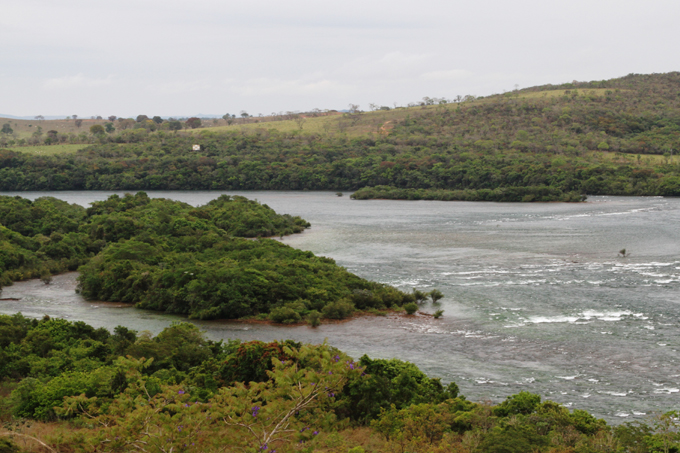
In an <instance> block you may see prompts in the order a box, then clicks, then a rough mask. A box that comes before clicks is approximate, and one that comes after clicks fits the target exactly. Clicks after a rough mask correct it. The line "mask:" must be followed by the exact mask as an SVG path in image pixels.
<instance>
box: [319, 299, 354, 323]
mask: <svg viewBox="0 0 680 453" xmlns="http://www.w3.org/2000/svg"><path fill="white" fill-rule="evenodd" d="M321 312H322V313H323V317H324V318H328V319H344V318H347V317H348V316H351V315H352V313H354V305H353V304H352V303H351V302H349V301H348V300H346V299H340V300H337V301H335V302H332V303H330V304H328V305H326V306H325V307H323V309H322V310H321Z"/></svg>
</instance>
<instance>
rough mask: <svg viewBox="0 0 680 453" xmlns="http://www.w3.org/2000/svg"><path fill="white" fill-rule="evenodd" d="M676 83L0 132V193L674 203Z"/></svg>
mask: <svg viewBox="0 0 680 453" xmlns="http://www.w3.org/2000/svg"><path fill="white" fill-rule="evenodd" d="M679 83H680V73H678V72H671V73H666V74H651V75H640V74H631V75H628V76H625V77H621V78H618V79H611V80H604V81H594V82H577V83H567V84H563V85H545V86H538V87H533V88H527V89H523V90H515V91H512V92H509V93H505V94H502V95H493V96H487V97H483V98H476V97H474V96H468V97H466V98H464V99H457V100H455V101H447V100H439V101H438V102H435V100H434V99H431V98H425V99H424V100H423V101H422V102H420V103H418V104H414V105H413V106H411V107H404V108H394V109H393V108H389V107H380V108H376V109H375V110H373V111H370V112H362V111H360V110H358V109H356V108H354V109H352V110H350V111H348V112H346V113H341V112H336V111H330V112H325V113H316V112H312V113H309V114H300V115H293V116H294V118H284V117H273V116H272V117H263V118H255V117H244V118H243V119H234V118H233V116H229V118H228V119H226V118H227V116H228V115H225V119H224V120H217V119H215V120H213V121H212V122H209V121H207V120H206V121H204V122H202V121H201V120H200V119H199V118H190V119H189V120H187V121H186V122H184V123H181V122H179V121H177V120H165V119H162V118H160V117H154V118H153V119H150V118H149V117H147V116H146V115H139V116H138V117H137V119H136V120H133V119H130V118H123V119H115V117H112V119H114V121H109V122H106V120H102V121H99V123H101V124H94V123H97V120H92V122H93V124H92V126H90V129H89V131H90V132H89V133H87V132H86V131H80V132H78V133H76V132H77V131H79V130H80V129H77V130H75V131H74V132H67V129H62V130H63V132H60V130H58V129H59V128H62V127H63V128H67V127H71V128H72V127H73V126H72V125H71V123H72V122H66V121H65V120H63V121H62V120H59V121H56V122H54V124H52V123H49V121H45V122H44V124H43V126H44V128H45V129H48V128H51V127H54V128H55V129H52V130H50V131H47V132H48V133H47V135H45V133H44V132H42V131H41V132H40V134H38V135H36V133H35V132H34V133H33V135H32V136H28V137H27V138H21V137H22V136H21V135H17V134H16V133H15V135H16V137H15V135H11V134H0V190H2V191H26V190H213V189H215V190H216V189H219V190H305V189H306V190H334V191H335V190H358V189H364V190H363V191H362V192H360V193H361V197H362V199H365V198H370V197H372V196H373V194H375V196H377V197H385V195H386V192H387V191H386V189H381V188H376V186H389V187H391V188H392V189H390V190H389V192H390V195H392V197H404V198H406V199H413V198H414V197H423V198H425V199H442V200H459V199H463V200H496V201H578V200H580V199H581V196H582V195H583V194H587V195H656V196H659V195H660V196H678V195H680V165H679V163H678V158H677V156H676V154H677V151H678V149H680V97H679V96H678V84H679ZM88 121H89V120H88ZM48 123H49V124H48ZM61 123H64V124H61ZM50 124H52V125H50ZM103 125H106V127H104V126H103ZM7 126H8V130H9V129H12V128H11V126H10V124H9V123H7ZM30 126H35V125H33V124H31V125H30ZM43 126H39V127H41V128H43ZM17 127H19V126H17ZM79 127H80V126H79ZM183 127H184V128H185V129H183V130H182V128H183ZM33 129H35V128H33ZM12 130H13V129H12ZM26 130H28V125H26ZM22 133H23V132H22ZM78 144H80V145H78ZM194 145H198V148H199V149H197V150H194ZM55 146H61V147H62V148H63V147H68V146H72V147H75V148H77V149H78V150H77V151H75V149H72V150H71V151H68V150H67V148H64V149H63V150H61V149H60V151H53V149H56V148H51V147H55ZM38 148H40V150H39V149H38ZM406 189H408V190H406ZM415 189H418V190H415ZM401 190H403V191H401ZM357 198H358V197H357Z"/></svg>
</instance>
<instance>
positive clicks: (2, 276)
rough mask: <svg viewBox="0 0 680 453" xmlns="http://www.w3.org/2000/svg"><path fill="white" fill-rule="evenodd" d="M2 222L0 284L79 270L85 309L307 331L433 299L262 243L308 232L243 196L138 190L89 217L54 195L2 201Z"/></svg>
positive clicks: (102, 204)
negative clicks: (116, 306)
mask: <svg viewBox="0 0 680 453" xmlns="http://www.w3.org/2000/svg"><path fill="white" fill-rule="evenodd" d="M0 218H2V219H3V220H2V223H3V224H4V225H0V235H2V236H1V238H2V242H0V272H1V273H0V284H1V285H7V284H11V282H12V281H17V280H25V279H29V278H41V279H43V280H44V281H45V282H46V283H49V281H50V279H51V275H52V274H56V273H61V272H65V271H75V270H78V271H79V272H80V275H79V291H80V292H81V293H82V295H83V296H84V297H85V298H87V299H90V300H100V301H109V302H124V303H129V304H135V306H137V307H139V308H146V309H151V310H157V311H163V312H167V313H178V314H183V315H187V316H189V317H191V318H198V319H236V318H245V317H251V318H253V319H259V320H271V321H274V322H278V323H296V322H300V321H302V320H303V319H307V321H308V322H310V323H312V324H318V323H319V322H320V320H321V319H322V318H325V319H343V318H347V317H349V316H351V315H352V314H353V313H354V311H355V310H357V309H358V310H362V311H367V310H372V311H377V310H385V309H403V308H404V307H405V308H406V309H409V308H411V307H413V306H414V305H416V302H423V301H424V300H425V299H426V298H427V297H428V295H426V294H424V293H422V292H420V291H414V293H404V292H402V291H399V290H397V289H395V288H393V287H390V286H387V285H382V284H379V283H374V282H370V281H367V280H365V279H362V278H359V277H357V276H356V275H354V274H351V273H350V272H347V270H345V269H344V268H342V267H340V266H338V265H336V264H335V262H334V261H333V260H332V259H330V258H324V257H317V256H315V255H314V254H312V253H311V252H305V251H301V250H297V249H294V248H292V247H290V246H287V245H285V244H283V243H281V242H279V241H277V240H274V239H269V238H267V237H268V236H283V235H287V234H294V233H299V232H301V231H303V230H304V229H305V228H308V227H309V226H310V225H309V223H308V222H306V221H305V220H303V219H301V218H299V217H292V216H290V215H285V214H284V215H279V214H276V213H275V212H274V211H273V210H272V209H271V208H269V207H268V206H266V205H261V204H259V203H257V202H256V201H252V200H248V199H246V198H244V197H239V196H235V197H230V196H228V195H222V196H220V197H219V198H217V199H215V200H213V201H211V202H210V203H208V204H207V205H205V206H201V207H198V208H194V207H192V206H190V205H188V204H185V203H181V202H177V201H172V200H167V199H151V198H149V197H148V196H147V195H146V194H145V193H144V192H139V193H137V194H136V195H130V194H127V195H125V196H124V197H119V196H117V195H112V196H111V197H109V199H108V200H106V201H101V202H96V203H93V204H92V207H90V208H87V209H85V208H83V207H81V206H78V205H69V204H68V203H66V202H63V201H61V200H58V199H56V198H52V197H44V198H38V199H37V200H35V201H30V200H27V199H24V198H21V197H6V196H5V197H0ZM432 294H433V295H432V296H431V297H433V298H437V297H441V295H440V294H441V293H439V292H434V293H432ZM433 300H434V299H433Z"/></svg>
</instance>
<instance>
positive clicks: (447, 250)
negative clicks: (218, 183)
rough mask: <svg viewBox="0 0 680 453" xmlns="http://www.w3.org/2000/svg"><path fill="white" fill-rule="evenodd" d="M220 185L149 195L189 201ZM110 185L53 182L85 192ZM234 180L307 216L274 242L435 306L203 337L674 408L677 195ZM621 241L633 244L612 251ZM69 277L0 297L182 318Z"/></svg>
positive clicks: (599, 411) (123, 319) (66, 309)
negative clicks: (296, 185)
mask: <svg viewBox="0 0 680 453" xmlns="http://www.w3.org/2000/svg"><path fill="white" fill-rule="evenodd" d="M119 193H120V192H119ZM221 193H222V192H149V195H150V196H152V197H165V198H172V199H177V200H181V201H185V202H188V203H191V204H194V205H200V204H205V203H207V202H208V201H209V200H211V199H213V198H215V197H217V196H218V195H219V194H221ZM231 193H234V192H231ZM109 194H110V193H109V192H61V193H52V194H50V195H53V196H57V197H58V198H62V199H65V200H67V201H69V202H72V203H79V204H82V205H84V206H86V205H87V204H88V203H89V202H91V201H93V200H102V199H105V198H106V197H107V196H108V195H109ZM239 194H241V195H245V196H248V197H250V198H256V199H258V200H259V201H261V202H264V203H267V204H268V205H269V206H271V207H272V208H273V209H275V210H276V211H277V212H280V213H288V214H292V215H300V216H301V217H303V218H305V219H307V220H309V221H310V222H311V223H312V225H313V226H312V228H311V229H310V230H308V231H307V232H305V233H303V234H300V235H296V236H292V237H287V238H284V240H283V241H284V242H286V243H288V244H290V245H291V246H293V247H297V248H301V249H305V250H311V251H312V252H314V253H316V254H320V255H325V256H330V257H332V258H334V259H335V260H336V261H337V262H338V264H340V265H342V266H345V267H346V268H347V269H348V270H350V271H352V272H354V273H356V274H358V275H360V276H362V277H365V278H369V279H372V280H376V281H380V282H384V283H389V284H391V285H395V286H398V287H400V288H402V289H406V290H410V289H411V288H413V287H418V288H419V289H424V290H428V289H430V288H434V287H436V288H439V289H440V290H441V291H442V292H443V293H444V294H445V296H446V297H445V299H444V300H443V301H442V302H441V304H440V306H441V308H442V309H444V310H445V313H444V317H443V318H442V319H439V320H434V319H432V318H431V317H416V318H407V317H397V316H393V317H385V318H380V317H377V318H365V319H358V320H354V321H351V322H348V323H343V324H332V325H324V326H321V327H320V328H318V329H312V328H309V327H306V326H300V327H292V328H291V327H278V326H268V325H245V324H239V323H233V322H225V321H212V322H196V323H197V324H199V325H200V326H201V327H202V328H203V329H205V330H206V331H207V334H208V336H209V337H211V338H214V339H220V338H241V339H243V340H251V339H260V340H275V339H284V338H293V339H296V340H300V341H307V342H321V341H323V340H324V338H328V341H329V343H331V344H333V345H335V346H337V347H339V348H341V349H343V350H345V351H347V352H348V353H349V354H351V355H353V356H355V357H359V356H361V355H362V354H368V355H370V356H374V357H397V358H401V359H404V360H408V361H411V362H414V363H416V364H417V365H418V366H419V367H421V368H422V369H423V370H424V371H426V372H427V373H429V374H430V375H432V376H438V377H442V378H443V380H444V381H447V382H448V381H452V380H453V381H456V382H457V383H458V384H459V386H460V387H461V389H462V391H463V393H464V394H465V395H466V396H468V398H470V399H473V400H479V399H483V398H489V399H492V400H496V401H498V400H500V399H502V398H505V397H506V396H508V395H510V394H512V393H516V392H518V391H521V390H529V391H533V392H536V393H540V394H541V395H542V396H543V397H545V398H550V399H552V400H555V401H558V402H560V403H562V404H564V405H566V406H568V407H572V408H583V409H587V410H589V411H592V412H593V413H594V414H595V415H597V416H600V417H604V418H606V419H608V420H610V421H614V422H616V421H623V420H630V419H635V418H644V416H645V414H648V413H650V412H653V411H654V410H669V409H671V408H674V407H677V403H678V396H679V395H680V367H679V365H678V354H677V348H678V346H680V334H679V333H678V329H677V325H678V321H679V319H678V304H679V303H680V296H679V292H678V289H679V288H680V241H679V239H680V233H679V231H680V230H679V229H678V228H677V225H678V223H679V221H680V200H678V199H663V198H627V197H593V198H591V199H590V202H589V203H585V204H561V203H545V204H511V203H508V204H501V203H466V202H435V201H417V202H415V201H390V200H374V201H352V200H349V199H348V198H347V197H336V196H335V195H334V194H332V193H327V192H250V193H243V192H242V193H239ZM13 195H15V194H13ZM18 195H21V196H26V197H29V198H35V197H37V196H42V195H47V194H46V193H41V194H39V193H18ZM622 248H626V249H627V250H628V251H630V252H631V255H630V256H629V257H627V258H618V257H617V252H618V251H619V250H620V249H622ZM74 288H75V275H74V274H67V275H64V276H58V277H56V278H55V279H54V282H53V283H52V284H51V285H49V286H45V285H43V284H42V283H40V282H39V281H31V282H22V283H18V284H15V286H13V287H9V288H5V291H4V292H3V296H2V297H5V298H9V297H21V298H22V299H21V300H20V301H0V312H2V313H14V312H16V311H22V312H23V313H24V314H26V315H29V316H36V317H39V316H42V315H43V314H49V315H50V316H63V317H67V318H68V319H73V320H75V319H81V320H84V321H86V322H88V323H91V324H93V325H95V326H98V327H99V326H104V327H109V328H111V327H114V326H116V325H118V324H122V325H125V326H128V327H130V328H133V329H136V330H150V331H152V332H154V333H156V332H158V331H160V330H161V329H162V328H163V327H165V326H167V325H168V324H169V323H170V322H172V321H174V320H178V319H181V318H180V317H177V316H172V315H165V314H161V313H155V312H148V311H142V310H137V309H134V308H130V307H127V306H124V305H121V304H106V303H89V302H86V301H83V300H82V299H81V298H80V297H79V296H78V295H76V294H75V292H74ZM434 309H435V307H433V306H432V305H431V304H426V306H425V308H424V310H425V311H434Z"/></svg>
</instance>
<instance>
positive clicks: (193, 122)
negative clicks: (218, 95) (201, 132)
mask: <svg viewBox="0 0 680 453" xmlns="http://www.w3.org/2000/svg"><path fill="white" fill-rule="evenodd" d="M186 124H187V126H188V127H190V128H192V129H196V128H197V127H201V119H200V118H196V117H195V116H194V117H192V118H189V119H188V120H187V121H186Z"/></svg>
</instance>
